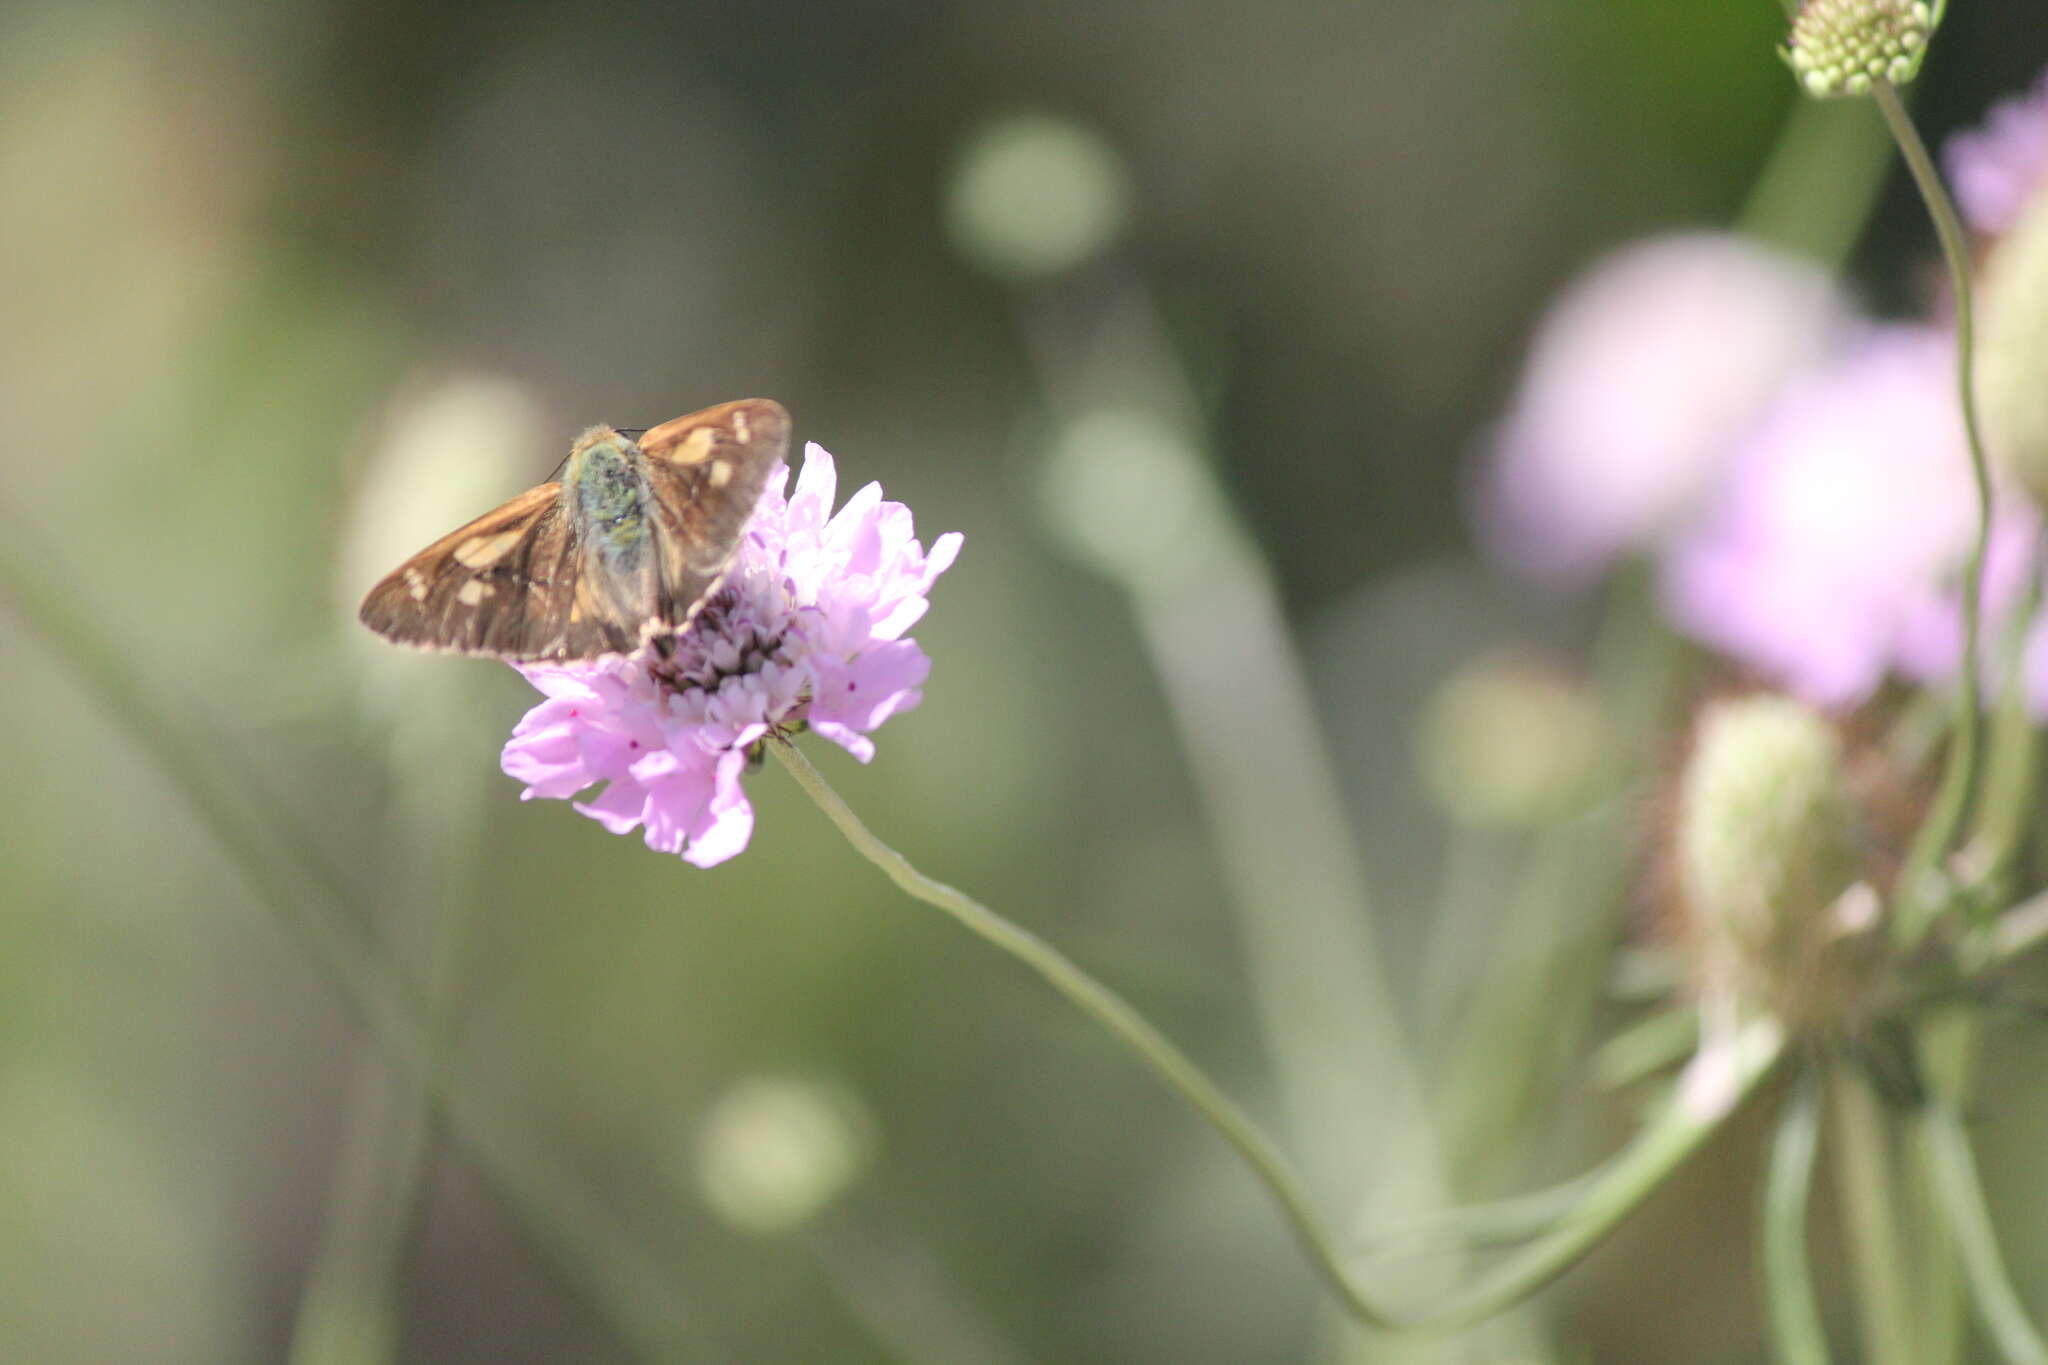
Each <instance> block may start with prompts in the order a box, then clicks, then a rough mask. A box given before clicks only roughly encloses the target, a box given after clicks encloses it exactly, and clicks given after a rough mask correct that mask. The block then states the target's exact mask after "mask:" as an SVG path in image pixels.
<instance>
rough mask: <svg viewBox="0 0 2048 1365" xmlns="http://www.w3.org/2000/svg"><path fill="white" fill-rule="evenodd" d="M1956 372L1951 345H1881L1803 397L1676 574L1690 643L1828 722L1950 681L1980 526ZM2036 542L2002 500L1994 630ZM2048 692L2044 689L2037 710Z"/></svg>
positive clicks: (1786, 405)
mask: <svg viewBox="0 0 2048 1365" xmlns="http://www.w3.org/2000/svg"><path fill="white" fill-rule="evenodd" d="M1954 357H1955V342H1954V338H1953V337H1952V335H1951V334H1950V333H1949V332H1947V331H1946V330H1945V329H1938V328H1933V327H1907V326H1893V327H1884V328H1878V329H1875V330H1873V331H1872V332H1871V333H1870V334H1869V335H1868V336H1867V337H1865V338H1863V339H1862V340H1860V341H1859V342H1857V343H1856V344H1854V345H1852V346H1851V347H1849V348H1848V349H1847V351H1845V353H1844V354H1843V356H1842V357H1841V358H1840V359H1839V360H1838V361H1837V362H1836V363H1835V364H1833V365H1831V366H1830V367H1829V368H1828V369H1826V370H1825V371H1822V372H1819V373H1816V374H1814V375H1812V376H1809V377H1807V378H1805V379H1803V380H1801V381H1799V382H1797V383H1796V384H1794V385H1793V386H1792V388H1790V389H1789V390H1788V391H1787V392H1786V393H1785V394H1784V396H1783V397H1782V398H1781V399H1780V400H1779V401H1778V402H1777V403H1776V404H1775V405H1774V406H1773V407H1772V409H1771V411H1770V412H1769V413H1768V414H1767V415H1766V416H1765V417H1764V419H1763V420H1762V421H1761V422H1760V423H1759V424H1758V426H1757V428H1756V430H1755V431H1754V432H1752V433H1751V434H1750V436H1749V437H1748V438H1747V439H1746V440H1745V441H1744V442H1743V443H1742V445H1741V447H1740V449H1739V450H1738V451H1737V452H1736V453H1735V456H1734V459H1733V461H1732V463H1731V465H1730V467H1729V470H1728V476H1727V480H1726V482H1725V484H1724V485H1723V488H1722V490H1721V496H1720V497H1719V499H1718V501H1717V502H1716V504H1715V505H1714V506H1713V507H1712V509H1711V510H1710V511H1709V513H1708V514H1707V515H1706V516H1705V517H1704V518H1703V519H1702V520H1701V521H1700V522H1699V523H1698V524H1697V525H1696V526H1695V527H1693V528H1692V529H1691V530H1690V531H1689V532H1688V533H1687V534H1685V535H1684V536H1682V537H1681V538H1680V539H1679V540H1678V542H1677V543H1676V544H1675V545H1674V546H1673V547H1672V549H1671V552H1670V554H1669V556H1668V558H1667V559H1666V562H1665V566H1664V567H1665V574H1664V595H1665V602H1666V606H1667V609H1668V610H1669V612H1670V614H1671V615H1672V617H1673V619H1674V620H1675V621H1676V622H1677V623H1678V624H1679V626H1680V627H1681V628H1683V629H1684V630H1686V631H1688V632H1689V633H1691V634H1692V635H1694V636H1696V637H1698V638H1699V639H1701V640H1703V641H1706V642H1707V643H1709V644H1712V645H1714V646H1716V647H1717V648H1719V649H1722V650H1724V651H1726V652H1727V653H1728V654H1730V655H1732V656H1734V657H1735V658H1736V659H1738V660H1740V661H1742V662H1743V663H1746V664H1748V665H1749V666H1751V667H1752V668H1755V669H1756V670H1758V671H1759V672H1760V673H1762V674H1764V675H1765V676H1767V677H1769V678H1771V679H1772V680H1774V681H1776V682H1779V683H1782V684H1783V685H1785V686H1787V687H1789V688H1790V689H1792V690H1793V691H1794V692H1796V693H1798V694H1799V695H1800V696H1802V697H1805V698H1806V699H1808V700H1809V701H1813V702H1816V703H1819V704H1821V705H1847V704H1853V703H1855V702H1858V701H1861V700H1862V699H1863V698H1864V697H1866V696H1868V695H1869V694H1870V692H1871V691H1873V690H1874V689H1875V688H1876V687H1877V685H1878V684H1879V682H1881V681H1882V680H1883V679H1884V678H1885V676H1886V675H1887V674H1890V673H1897V674H1900V675H1902V676H1904V677H1907V678H1911V679H1914V680H1917V681H1922V682H1938V681H1942V680H1945V679H1947V678H1950V677H1952V676H1953V675H1954V672H1955V669H1956V665H1957V658H1958V655H1959V652H1960V650H1961V644H1962V625H1961V610H1960V607H1961V597H1962V594H1961V591H1960V587H1959V580H1960V576H1961V570H1962V564H1963V559H1964V556H1965V553H1966V551H1967V549H1968V546H1969V542H1970V538H1971V535H1972V533H1973V528H1974V526H1975V507H1974V496H1973V493H1972V488H1971V480H1970V465H1969V458H1968V456H1967V454H1966V452H1965V448H1964V445H1963V434H1962V424H1961V418H1960V416H1959V414H1958V409H1957V403H1956V396H1955V388H1954ZM2038 524H2039V517H2038V516H2037V514H2035V513H2034V512H2033V511H2032V510H2031V508H2030V507H2029V506H2028V505H2026V504H2025V503H2024V502H2022V501H2020V500H2018V499H2015V498H2011V497H2008V496H2004V495H2001V496H2000V498H1999V501H1998V506H1997V510H1996V512H1995V513H1994V517H1993V527H1992V540H1991V549H1990V556H1989V560H1988V562H1987V566H1986V574H1985V603H1986V607H1987V619H1988V620H1990V621H1992V622H1996V620H1997V619H1998V614H1999V611H2000V610H2001V609H2002V608H2003V607H2004V606H2006V605H2007V604H2009V603H2010V602H2011V601H2012V600H2013V599H2014V597H2015V595H2016V593H2017V590H2018V588H2019V586H2020V582H2021V577H2022V575H2023V573H2024V571H2025V566H2026V563H2027V560H2028V557H2029V553H2030V547H2031V543H2032V538H2033V533H2034V531H2035V529H2036V527H2037V526H2038ZM1996 636H1997V632H1996V631H1995V630H1992V631H1987V632H1986V638H1987V645H1988V643H1989V642H1990V641H1992V640H1995V639H1996ZM2036 652H2038V651H2036ZM2044 684H2048V678H2041V679H2038V680H2035V681H2034V691H2035V696H2036V700H2037V704H2038V703H2039V702H2040V701H2042V700H2048V687H2044Z"/></svg>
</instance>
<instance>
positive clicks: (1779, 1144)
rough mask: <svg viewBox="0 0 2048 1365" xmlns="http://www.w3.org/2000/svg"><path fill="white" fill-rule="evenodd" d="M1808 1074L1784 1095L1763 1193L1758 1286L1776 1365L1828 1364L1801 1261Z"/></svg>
mask: <svg viewBox="0 0 2048 1365" xmlns="http://www.w3.org/2000/svg"><path fill="white" fill-rule="evenodd" d="M1815 1090H1816V1087H1815V1085H1814V1083H1813V1080H1812V1078H1811V1077H1808V1078H1807V1079H1806V1080H1805V1081H1803V1082H1802V1083H1801V1084H1800V1086H1799V1087H1798V1089H1797V1090H1796V1091H1795V1092H1794V1093H1793V1095H1792V1097H1791V1098H1790V1099H1789V1100H1788V1101H1786V1104H1785V1112H1784V1113H1783V1114H1782V1115H1780V1116H1779V1119H1778V1131H1777V1133H1776V1135H1775V1136H1773V1138H1772V1139H1771V1161H1770V1170H1769V1172H1768V1174H1767V1175H1766V1177H1765V1180H1764V1196H1763V1277H1764V1283H1763V1291H1764V1303H1765V1305H1766V1306H1767V1307H1768V1308H1769V1310H1770V1327H1771V1353H1772V1355H1774V1356H1776V1357H1777V1360H1778V1365H1828V1338H1827V1333H1826V1332H1825V1331H1824V1330H1823V1329H1822V1327H1821V1321H1820V1304H1819V1301H1818V1299H1817V1298H1816V1297H1815V1295H1814V1292H1813V1272H1812V1269H1811V1267H1810V1266H1808V1264H1807V1261H1806V1205H1807V1201H1808V1199H1809V1198H1810V1197H1811V1194H1812V1191H1813V1157H1814V1151H1815V1149H1816V1148H1818V1147H1819V1145H1820V1103H1819V1098H1818V1096H1817V1095H1816V1094H1815Z"/></svg>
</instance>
